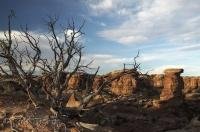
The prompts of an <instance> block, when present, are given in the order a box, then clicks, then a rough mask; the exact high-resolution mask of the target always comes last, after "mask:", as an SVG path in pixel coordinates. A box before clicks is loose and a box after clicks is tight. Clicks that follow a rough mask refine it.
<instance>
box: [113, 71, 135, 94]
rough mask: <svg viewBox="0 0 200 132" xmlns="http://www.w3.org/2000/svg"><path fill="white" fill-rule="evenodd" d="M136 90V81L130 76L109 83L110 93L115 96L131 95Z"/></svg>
mask: <svg viewBox="0 0 200 132" xmlns="http://www.w3.org/2000/svg"><path fill="white" fill-rule="evenodd" d="M136 88H137V83H136V80H135V78H134V77H133V76H132V75H130V74H128V75H123V76H122V77H120V78H119V79H118V80H114V81H113V82H112V83H111V91H112V92H113V93H114V94H116V95H127V96H129V95H132V93H133V92H134V91H135V90H136Z"/></svg>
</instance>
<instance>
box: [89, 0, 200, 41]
mask: <svg viewBox="0 0 200 132" xmlns="http://www.w3.org/2000/svg"><path fill="white" fill-rule="evenodd" d="M104 2H110V3H112V4H110V6H109V8H108V7H106V6H103V5H104ZM104 2H100V1H96V4H97V5H96V6H97V7H101V8H92V7H91V9H92V10H93V12H95V11H96V12H98V10H101V11H102V13H103V12H107V14H109V13H110V14H113V12H115V11H119V10H130V7H129V6H127V5H126V4H120V6H119V5H118V4H119V3H122V2H124V1H122V0H117V1H113V0H104ZM128 2H129V3H132V4H134V5H135V6H133V7H132V8H131V9H134V10H137V11H136V12H134V11H132V12H131V11H130V13H129V14H128V17H127V18H124V19H123V22H122V23H121V24H119V25H116V26H114V27H112V28H107V29H105V30H103V31H100V32H98V35H99V36H101V37H103V38H105V39H107V40H111V41H114V42H118V43H121V44H138V43H145V42H147V41H154V40H156V39H163V40H165V41H168V42H169V43H177V44H182V43H194V42H195V43H197V42H199V41H200V39H199V37H200V16H199V12H200V1H197V0H190V1H188V0H163V1H161V0H142V1H137V4H135V3H136V2H131V1H128ZM125 3H126V2H125ZM93 4H94V3H93V2H92V3H90V4H89V5H90V6H92V5H93ZM100 5H101V6H100ZM103 7H105V9H103ZM113 10H114V11H113ZM115 15H116V16H117V15H119V14H115Z"/></svg>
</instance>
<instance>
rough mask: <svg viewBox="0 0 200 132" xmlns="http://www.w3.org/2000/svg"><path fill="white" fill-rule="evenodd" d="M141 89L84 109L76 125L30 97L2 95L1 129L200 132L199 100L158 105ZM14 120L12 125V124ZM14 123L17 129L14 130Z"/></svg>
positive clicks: (0, 106) (74, 121) (0, 107)
mask: <svg viewBox="0 0 200 132" xmlns="http://www.w3.org/2000/svg"><path fill="white" fill-rule="evenodd" d="M144 92H145V91H142V92H138V93H135V94H133V95H132V96H128V97H123V96H120V97H117V98H107V100H106V102H104V103H102V104H98V105H95V106H93V107H90V108H89V109H86V110H84V111H83V112H82V113H81V114H80V115H79V116H78V117H74V118H73V119H71V120H73V121H70V122H73V124H67V121H66V122H65V123H66V124H67V125H66V124H63V123H62V122H60V121H59V120H58V119H55V118H54V116H53V115H52V114H51V112H50V110H49V109H47V108H45V105H44V106H41V107H40V108H38V109H34V108H33V107H32V106H31V105H28V104H29V102H28V101H27V97H26V96H24V97H22V96H17V95H12V96H10V95H4V96H1V97H0V123H1V126H0V130H1V131H2V132H9V131H38V132H48V131H58V130H59V131H65V130H66V131H71V132H77V131H84V132H85V131H86V132H87V131H88V132H90V131H99V132H103V131H104V132H118V131H119V132H146V131H149V132H163V131H167V132H168V131H169V132H176V131H177V132H179V131H180V132H182V131H191V132H195V131H196V132H199V131H200V115H199V113H200V106H199V101H184V102H183V103H182V104H181V105H179V106H177V107H175V106H174V107H160V108H158V107H156V106H155V105H154V103H155V98H156V96H149V95H148V94H145V93H144ZM11 122H12V124H11ZM11 125H12V128H13V130H11Z"/></svg>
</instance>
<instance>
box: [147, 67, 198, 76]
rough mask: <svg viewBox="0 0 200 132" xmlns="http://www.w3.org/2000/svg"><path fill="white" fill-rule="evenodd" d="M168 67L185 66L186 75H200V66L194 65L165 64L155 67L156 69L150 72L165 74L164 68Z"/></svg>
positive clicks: (184, 73)
mask: <svg viewBox="0 0 200 132" xmlns="http://www.w3.org/2000/svg"><path fill="white" fill-rule="evenodd" d="M168 68H183V69H184V72H183V75H184V76H187V75H188V76H199V75H200V72H199V71H200V67H199V66H192V65H163V66H159V67H157V68H155V69H154V70H152V71H150V74H163V73H164V70H166V69H168Z"/></svg>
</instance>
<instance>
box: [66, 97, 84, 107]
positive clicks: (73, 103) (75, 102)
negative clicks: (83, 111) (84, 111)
mask: <svg viewBox="0 0 200 132" xmlns="http://www.w3.org/2000/svg"><path fill="white" fill-rule="evenodd" d="M80 104H81V102H80V101H78V100H77V99H76V97H75V95H74V94H72V95H71V96H70V98H69V100H68V102H67V104H66V107H70V108H78V107H79V106H80Z"/></svg>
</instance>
